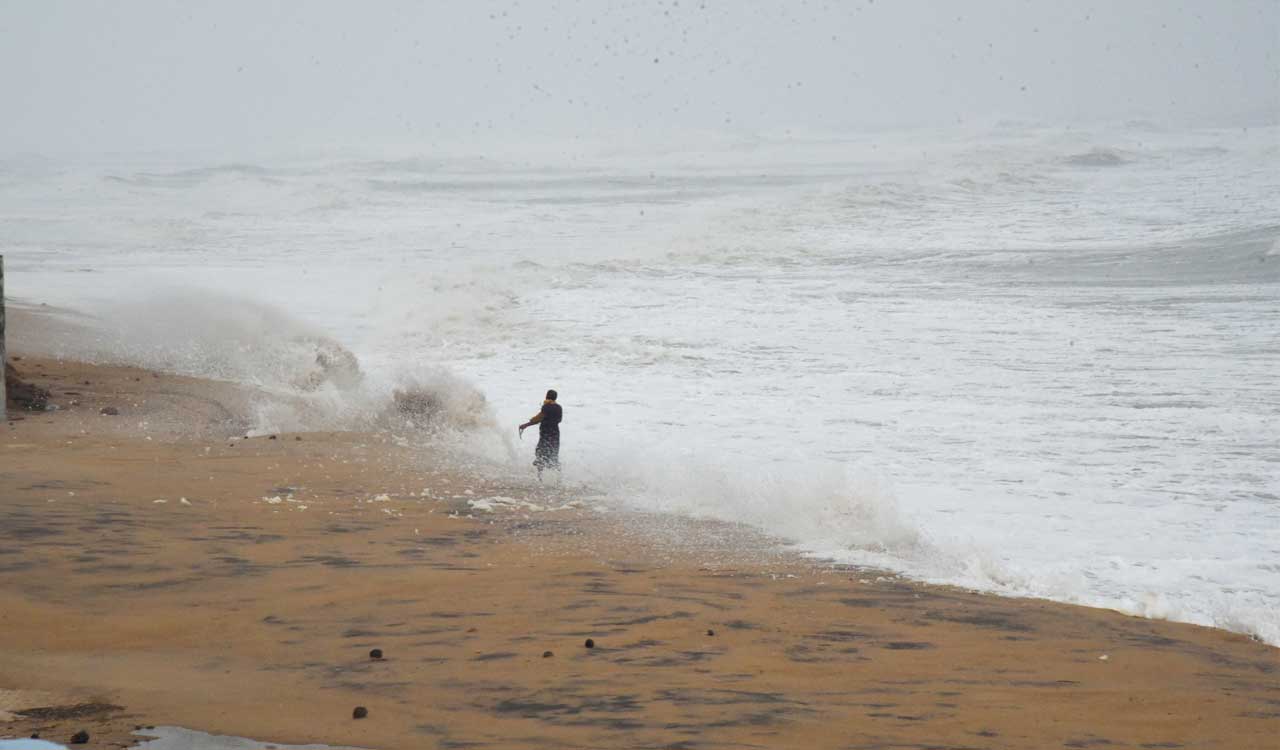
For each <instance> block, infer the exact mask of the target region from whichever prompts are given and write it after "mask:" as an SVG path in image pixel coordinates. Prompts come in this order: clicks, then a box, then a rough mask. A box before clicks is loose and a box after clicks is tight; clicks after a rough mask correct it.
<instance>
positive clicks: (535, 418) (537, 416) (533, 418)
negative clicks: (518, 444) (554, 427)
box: [519, 412, 542, 435]
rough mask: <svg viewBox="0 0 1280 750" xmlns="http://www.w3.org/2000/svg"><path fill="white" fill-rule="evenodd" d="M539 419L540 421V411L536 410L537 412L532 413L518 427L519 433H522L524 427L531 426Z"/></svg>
mask: <svg viewBox="0 0 1280 750" xmlns="http://www.w3.org/2000/svg"><path fill="white" fill-rule="evenodd" d="M541 421H542V412H538V413H537V414H534V415H533V416H532V417H529V421H528V422H525V423H524V424H522V425H520V427H519V432H520V434H521V435H523V434H524V431H525V429H526V428H529V427H532V426H534V425H535V424H537V423H539V422H541Z"/></svg>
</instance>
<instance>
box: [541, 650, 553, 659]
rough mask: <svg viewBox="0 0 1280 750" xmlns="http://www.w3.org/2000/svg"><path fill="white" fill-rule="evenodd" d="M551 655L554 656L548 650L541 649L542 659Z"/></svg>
mask: <svg viewBox="0 0 1280 750" xmlns="http://www.w3.org/2000/svg"><path fill="white" fill-rule="evenodd" d="M553 656H555V654H553V653H551V652H550V651H543V652H542V658H543V659H550V658H551V657H553Z"/></svg>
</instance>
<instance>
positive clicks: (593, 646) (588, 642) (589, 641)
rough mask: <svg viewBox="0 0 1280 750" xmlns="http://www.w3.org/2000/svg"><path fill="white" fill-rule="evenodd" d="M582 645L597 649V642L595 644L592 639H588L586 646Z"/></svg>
mask: <svg viewBox="0 0 1280 750" xmlns="http://www.w3.org/2000/svg"><path fill="white" fill-rule="evenodd" d="M582 645H584V646H586V647H587V648H595V647H596V642H595V641H593V640H591V639H590V638H588V639H587V642H586V643H584V644H582Z"/></svg>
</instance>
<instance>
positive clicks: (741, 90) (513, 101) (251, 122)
mask: <svg viewBox="0 0 1280 750" xmlns="http://www.w3.org/2000/svg"><path fill="white" fill-rule="evenodd" d="M0 105H2V106H3V112H4V113H3V116H2V117H0V153H10V154H12V153H23V152H35V153H47V154H66V153H75V152H98V151H134V150H170V149H200V150H218V151H227V152H234V151H236V150H238V149H243V150H249V149H252V150H261V149H264V148H273V147H281V148H284V147H291V146H304V147H305V146H325V147H338V148H341V147H342V146H344V145H350V146H369V145H375V144H383V145H408V146H414V145H421V146H429V145H430V144H432V143H437V142H443V141H445V140H449V139H454V138H458V137H471V136H479V137H482V138H495V139H514V140H522V139H531V140H534V139H539V138H571V137H575V136H582V137H607V134H608V133H610V132H615V131H618V130H630V131H642V132H647V133H655V134H661V133H671V134H678V133H679V132H682V131H686V130H729V131H734V132H742V131H747V132H758V131H767V132H771V133H778V132H783V131H785V129H787V128H796V129H804V130H821V131H828V130H843V129H857V128H871V127H876V128H879V127H885V126H899V125H901V126H919V125H926V126H936V125H948V124H953V123H957V122H961V123H966V124H975V123H983V122H991V121H994V120H996V119H999V118H1022V119H1031V120H1037V121H1047V122H1051V123H1068V122H1083V121H1091V120H1098V119H1129V118H1144V119H1149V120H1152V121H1155V122H1157V123H1161V124H1180V123H1186V122H1198V123H1206V122H1212V123H1218V124H1228V123H1240V124H1259V123H1262V122H1268V121H1269V122H1274V121H1275V120H1276V118H1277V114H1278V113H1280V0H1199V1H1195V0H1184V1H1179V0H1107V1H1106V2H1096V3H1093V2H1069V1H1067V0H958V1H956V2H947V1H945V0H936V1H935V2H925V1H923V0H875V1H874V2H871V1H869V0H847V1H846V2H835V1H832V2H814V1H812V0H810V1H808V2H801V1H800V0H790V1H787V2H784V1H782V0H779V1H777V2H756V1H755V0H678V1H677V0H666V1H665V2H603V1H597V0H590V1H589V0H582V1H580V2H574V1H569V0H557V1H552V0H521V1H520V2H496V1H492V2H489V1H483V0H480V1H472V2H371V1H368V0H366V1H363V2H354V1H353V2H342V3H339V2H303V1H302V0H299V1H298V2H287V3H286V2H264V1H263V0H252V1H250V2H231V1H228V0H218V1H217V2H208V3H203V2H201V3H197V2H185V1H184V2H154V1H144V0H130V1H120V0H117V1H112V2H92V1H90V0H76V1H74V2H72V1H63V0H0Z"/></svg>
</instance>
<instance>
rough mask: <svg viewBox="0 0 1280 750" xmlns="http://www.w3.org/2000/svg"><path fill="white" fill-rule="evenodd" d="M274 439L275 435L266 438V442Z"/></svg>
mask: <svg viewBox="0 0 1280 750" xmlns="http://www.w3.org/2000/svg"><path fill="white" fill-rule="evenodd" d="M275 439H276V436H275V435H272V436H271V437H269V438H267V440H275Z"/></svg>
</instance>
